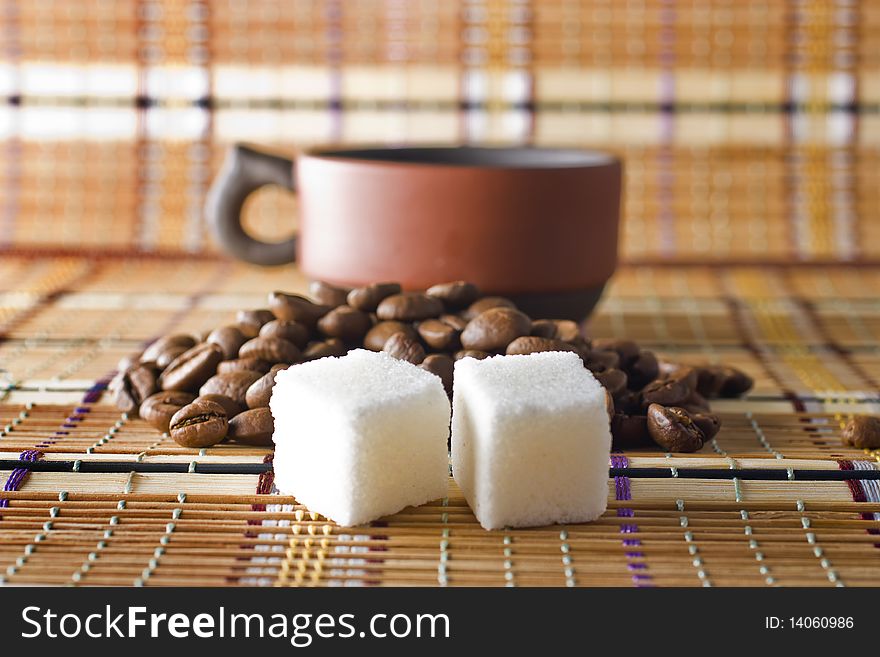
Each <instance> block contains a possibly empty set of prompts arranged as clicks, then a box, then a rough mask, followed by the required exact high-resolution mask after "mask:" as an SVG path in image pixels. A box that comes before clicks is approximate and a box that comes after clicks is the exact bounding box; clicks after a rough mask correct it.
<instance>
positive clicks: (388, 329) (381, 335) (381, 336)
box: [364, 321, 418, 351]
mask: <svg viewBox="0 0 880 657" xmlns="http://www.w3.org/2000/svg"><path fill="white" fill-rule="evenodd" d="M395 333H406V335H407V337H409V338H411V339H413V340H417V339H418V333H416V330H415V329H414V328H413V327H412V325H410V324H406V323H404V322H395V321H390V322H379V323H378V324H376V325H375V326H373V328H371V329H370V330H369V331H367V334H366V335H365V336H364V347H365V348H366V349H369V350H371V351H382V347H384V346H385V343H386V342H387V341H388V338H390V337H391V336H392V335H394V334H395Z"/></svg>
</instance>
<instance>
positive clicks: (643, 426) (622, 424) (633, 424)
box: [611, 412, 653, 450]
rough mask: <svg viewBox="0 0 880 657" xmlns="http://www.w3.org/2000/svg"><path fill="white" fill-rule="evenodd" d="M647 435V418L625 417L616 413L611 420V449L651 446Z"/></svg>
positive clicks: (642, 416)
mask: <svg viewBox="0 0 880 657" xmlns="http://www.w3.org/2000/svg"><path fill="white" fill-rule="evenodd" d="M652 444H653V442H652V441H651V434H649V433H648V418H647V417H645V416H644V415H626V414H625V413H620V412H616V413H615V414H614V416H613V417H612V418H611V447H612V449H616V450H620V449H632V448H634V447H647V446H649V445H652Z"/></svg>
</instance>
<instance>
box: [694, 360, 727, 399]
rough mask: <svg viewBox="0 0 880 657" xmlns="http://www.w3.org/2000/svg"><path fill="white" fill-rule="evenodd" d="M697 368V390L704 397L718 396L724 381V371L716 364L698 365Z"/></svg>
mask: <svg viewBox="0 0 880 657" xmlns="http://www.w3.org/2000/svg"><path fill="white" fill-rule="evenodd" d="M695 369H696V370H697V392H699V393H700V394H701V395H702V396H703V397H706V398H712V397H717V396H718V393H719V391H720V390H721V385H722V384H723V383H724V372H722V371H721V368H720V367H717V366H715V365H706V366H701V367H696V368H695Z"/></svg>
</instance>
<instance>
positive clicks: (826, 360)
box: [0, 256, 880, 586]
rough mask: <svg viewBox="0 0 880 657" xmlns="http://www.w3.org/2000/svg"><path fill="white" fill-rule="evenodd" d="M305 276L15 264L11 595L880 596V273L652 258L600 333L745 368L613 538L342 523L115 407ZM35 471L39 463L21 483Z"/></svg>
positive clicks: (430, 508)
mask: <svg viewBox="0 0 880 657" xmlns="http://www.w3.org/2000/svg"><path fill="white" fill-rule="evenodd" d="M304 283H305V282H304V281H303V280H302V278H301V277H299V276H298V275H297V274H296V273H294V272H293V271H291V270H289V269H286V270H272V271H265V270H255V269H251V268H247V267H244V266H241V265H236V264H231V263H229V262H226V261H219V260H211V259H193V260H179V259H162V258H153V259H138V260H118V259H112V258H107V259H80V258H69V259H55V258H37V257H25V256H21V257H16V256H7V257H4V258H3V259H2V260H0V481H3V482H5V488H6V491H4V492H2V493H0V577H2V578H3V580H4V581H5V582H7V583H11V584H68V583H69V584H84V585H88V584H120V585H132V584H145V585H181V584H189V585H224V586H225V585H274V584H277V585H409V584H418V585H516V586H519V585H523V586H527V585H553V586H555V585H558V586H566V585H567V586H599V585H613V586H629V585H634V586H699V585H703V586H710V585H714V586H729V585H756V586H764V585H782V586H800V585H828V586H833V585H846V586H853V585H875V586H876V585H880V481H878V479H876V478H875V477H877V476H878V475H880V472H878V467H880V465H878V463H880V454H878V453H876V452H875V453H867V452H864V451H861V450H855V449H852V448H847V447H844V446H843V445H842V444H841V442H840V428H841V426H842V423H843V422H845V421H846V419H847V418H848V417H849V416H850V415H851V414H853V413H880V384H878V381H880V351H878V348H877V344H878V337H880V300H878V298H877V294H876V290H877V289H880V268H871V267H851V266H833V267H832V266H798V267H781V266H780V267H765V268H758V267H732V266H731V267H723V268H720V267H704V266H700V267H698V266H694V267H682V266H676V267H661V266H658V267H647V266H645V267H640V266H629V267H624V268H622V269H621V270H620V271H619V272H618V274H617V275H616V277H615V279H614V281H613V284H612V286H611V288H610V290H609V292H608V294H607V295H606V298H605V300H604V301H603V303H602V305H601V307H600V309H599V311H598V313H597V314H596V316H595V317H594V318H593V320H592V322H591V326H590V331H591V333H592V334H594V335H611V334H613V335H619V336H629V337H632V338H635V339H637V340H639V341H640V342H642V343H644V344H645V345H646V346H649V347H651V348H653V349H655V350H657V351H659V352H661V353H663V354H665V355H667V356H668V357H670V358H676V359H679V360H682V361H689V362H701V361H703V362H704V361H717V362H729V363H732V364H735V365H737V366H738V367H741V368H742V369H744V370H745V371H747V372H748V373H749V374H750V375H752V376H753V377H754V378H755V381H756V385H755V388H754V389H753V390H752V391H751V393H750V394H749V396H748V397H747V398H745V399H741V400H726V401H719V402H715V408H716V409H717V410H718V411H719V412H720V413H721V415H722V418H723V423H724V426H723V428H722V430H721V432H720V433H719V435H718V436H717V438H716V439H715V440H713V441H711V442H710V443H709V444H707V446H706V447H705V448H704V449H703V450H702V451H701V452H699V453H696V454H687V455H672V454H664V453H663V452H661V451H659V450H653V451H652V450H643V451H634V452H628V453H625V454H619V455H614V457H613V458H612V463H611V466H612V468H613V470H612V472H611V475H612V476H610V478H609V510H608V512H607V513H606V514H605V516H604V517H603V518H602V519H600V520H599V521H598V522H596V523H592V524H588V525H572V526H565V527H550V528H537V529H528V530H511V531H506V532H505V531H499V532H486V531H484V530H482V529H481V528H480V527H479V525H477V524H476V521H475V519H474V517H473V515H472V514H471V512H470V510H469V509H468V507H467V505H466V503H465V502H464V500H463V498H462V496H461V494H460V492H459V490H458V489H457V487H456V486H455V484H454V482H452V481H451V480H450V488H449V494H448V497H447V498H445V499H444V500H437V501H436V502H434V503H432V504H429V505H426V506H424V507H419V508H416V509H406V510H405V511H403V512H401V513H399V514H396V515H394V516H392V517H389V518H386V519H383V520H382V521H379V522H375V523H372V524H371V525H370V526H369V527H359V528H354V529H352V528H339V527H336V526H335V525H333V524H331V523H329V522H327V521H326V520H325V519H323V518H321V517H319V516H317V515H314V514H311V513H310V512H309V511H308V510H307V509H304V508H303V507H300V506H297V505H296V503H295V500H293V499H291V498H287V497H281V496H278V495H273V494H271V493H272V476H271V464H270V459H271V457H270V454H269V453H268V451H267V450H263V449H258V448H250V447H236V446H231V445H219V446H217V447H213V448H210V449H206V450H200V451H196V450H187V449H183V448H181V447H179V446H177V445H176V444H175V443H173V442H172V441H170V440H169V439H168V438H164V437H163V436H161V435H160V434H158V433H157V432H156V431H155V430H153V429H152V428H151V427H149V426H148V425H146V424H145V423H143V422H142V421H140V420H139V419H137V418H130V417H127V416H125V415H122V414H120V413H119V412H118V411H117V410H116V409H115V407H114V406H113V405H112V404H111V403H110V400H109V399H108V398H107V396H106V395H103V394H102V392H103V390H104V387H105V386H106V383H107V380H108V378H109V375H110V374H111V372H112V370H113V368H114V367H115V364H116V362H117V361H118V359H119V358H120V357H121V356H123V355H126V354H128V353H130V352H132V351H133V350H135V349H138V348H139V347H140V346H141V345H143V343H145V342H147V341H149V340H150V339H152V338H154V337H156V336H157V335H159V334H161V333H163V332H166V331H169V330H172V329H173V330H174V331H193V332H196V331H201V330H204V329H207V328H210V327H212V326H215V325H217V324H219V323H221V322H223V321H225V320H226V319H227V318H228V317H229V315H230V314H231V313H233V312H234V311H235V310H236V309H238V308H242V307H258V306H260V305H262V303H263V299H264V297H265V293H266V292H267V291H269V290H271V289H276V288H282V289H293V290H296V289H303V287H304ZM19 458H23V459H27V460H32V459H36V460H37V462H36V463H35V464H34V466H33V468H34V469H33V471H24V470H20V469H18V470H17V469H16V468H15V463H16V462H17V461H18V459H19Z"/></svg>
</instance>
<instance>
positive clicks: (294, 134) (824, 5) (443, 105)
mask: <svg viewBox="0 0 880 657" xmlns="http://www.w3.org/2000/svg"><path fill="white" fill-rule="evenodd" d="M238 140H245V141H249V142H255V143H266V144H272V145H273V146H276V147H281V148H284V149H290V150H293V149H295V148H297V147H304V146H308V145H311V144H315V143H328V142H381V143H389V144H401V143H407V142H442V143H455V142H482V143H536V144H563V145H585V146H600V147H605V148H610V149H613V150H615V151H617V152H619V153H621V154H622V155H623V156H624V157H625V159H626V164H627V179H626V200H625V215H626V221H625V226H624V243H623V250H624V255H625V256H626V257H627V258H628V259H629V260H632V261H653V260H658V259H678V260H688V261H693V260H696V261H699V260H706V259H708V258H711V259H712V260H722V261H724V260H726V261H741V260H753V261H764V260H812V261H829V260H830V261H838V260H844V261H854V260H855V261H860V260H864V261H877V260H880V221H878V218H880V185H878V182H877V181H878V173H877V171H878V169H880V3H877V2H870V1H868V0H864V1H861V2H860V1H858V0H776V1H771V2H766V1H764V0H691V1H675V0H217V1H214V2H205V1H196V0H0V153H2V154H0V249H2V250H5V251H33V250H49V251H53V252H55V251H65V250H67V251H69V250H75V251H82V250H84V249H94V250H101V251H118V252H132V251H136V252H161V253H189V254H206V255H210V254H213V253H216V248H215V246H214V245H213V244H211V242H210V240H209V239H208V237H207V236H206V233H205V229H204V225H203V222H202V218H201V206H202V201H203V196H204V193H205V190H206V188H207V186H208V184H209V183H210V180H211V178H212V176H213V173H214V171H215V170H216V169H217V167H218V166H219V163H220V161H221V160H222V157H223V152H224V149H225V147H226V146H227V145H228V144H229V143H231V142H234V141H238ZM294 209H295V200H294V199H293V198H292V197H289V196H286V195H284V194H282V193H280V192H276V191H273V190H267V191H264V192H261V193H260V194H259V195H258V197H257V198H255V199H254V200H253V202H252V203H251V204H250V207H249V213H248V222H249V223H250V224H251V226H252V229H253V230H254V231H255V232H257V233H259V234H261V235H263V236H267V237H281V236H282V235H284V234H285V233H286V232H287V231H289V230H291V228H292V221H291V216H292V215H293V214H294V212H295V210H294Z"/></svg>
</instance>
